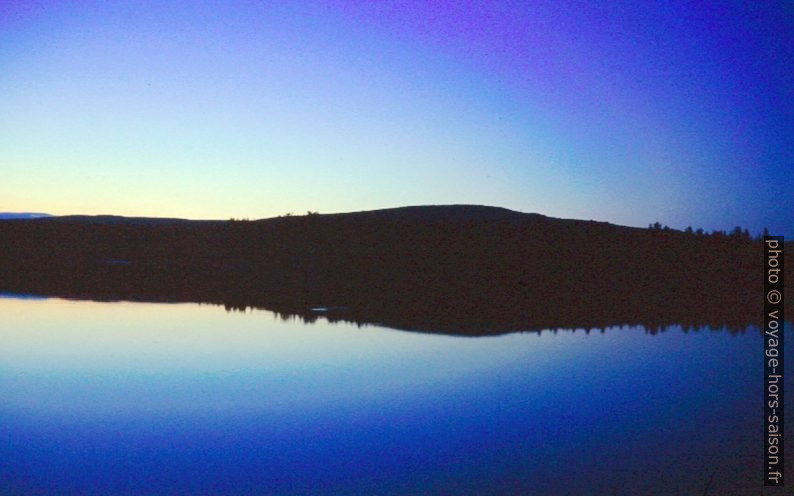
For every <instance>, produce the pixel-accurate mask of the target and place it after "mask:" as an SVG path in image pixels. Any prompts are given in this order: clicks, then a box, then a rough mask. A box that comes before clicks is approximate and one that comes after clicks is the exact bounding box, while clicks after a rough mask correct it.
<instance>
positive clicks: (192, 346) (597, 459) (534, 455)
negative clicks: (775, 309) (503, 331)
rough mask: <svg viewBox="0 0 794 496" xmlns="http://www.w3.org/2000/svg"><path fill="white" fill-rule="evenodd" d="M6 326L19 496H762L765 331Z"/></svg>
mask: <svg viewBox="0 0 794 496" xmlns="http://www.w3.org/2000/svg"><path fill="white" fill-rule="evenodd" d="M0 316H2V323H1V324H0V391H2V394H1V395H0V494H4V495H5V494H24V495H28V494H32V495H35V494H98V495H99V494H101V495H109V494H130V495H132V494H136V495H138V494H230V495H232V494H571V495H573V494H613V495H615V494H682V495H683V494H702V493H703V491H704V489H705V487H706V485H707V483H708V480H709V479H710V477H711V475H712V473H713V474H714V479H713V482H712V485H711V487H710V491H709V494H761V489H762V488H761V477H762V472H761V466H762V465H761V464H762V459H761V446H762V444H761V443H762V440H761V435H762V428H763V424H762V421H763V418H762V415H763V410H762V374H763V370H762V353H763V352H762V350H763V343H762V340H761V336H760V334H759V333H758V331H757V329H749V330H748V331H747V332H744V333H742V334H739V335H731V334H730V333H728V332H725V331H720V332H710V331H709V330H702V331H699V332H689V333H685V332H683V331H682V330H681V329H680V328H676V327H673V328H669V329H667V330H666V331H665V332H662V333H661V334H658V335H650V334H648V333H646V332H645V330H644V329H643V328H642V327H622V328H620V327H615V328H610V329H607V330H606V332H604V333H601V332H598V331H595V332H591V333H590V334H587V333H585V332H584V331H582V330H579V331H576V332H571V331H560V332H558V333H552V332H544V333H542V334H540V335H538V334H536V333H517V334H510V335H505V336H499V337H481V338H463V337H450V336H441V335H432V334H420V333H409V332H403V331H397V330H390V329H385V328H380V327H377V326H365V327H357V326H355V325H349V324H332V323H328V322H326V321H324V320H322V319H321V320H319V321H318V322H316V323H314V324H311V325H306V324H304V323H302V322H300V321H297V320H282V319H280V318H278V317H276V316H275V315H274V314H272V313H269V312H265V311H255V312H248V313H239V312H238V313H228V312H225V311H224V310H223V309H222V308H221V307H217V306H206V305H204V306H202V305H197V304H143V303H95V302H75V301H65V300H59V299H41V300H38V299H19V298H0ZM786 332H790V324H788V326H787V328H786ZM791 349H792V346H789V347H788V350H791ZM788 355H789V358H788V359H789V363H794V361H793V360H792V358H791V353H788ZM789 383H790V381H789ZM792 397H793V396H792V393H791V391H790V390H789V394H788V398H792ZM787 404H788V405H787V406H788V411H789V412H791V413H790V414H789V415H790V416H792V418H794V408H792V405H791V402H790V401H788V400H787ZM789 444H790V442H789ZM789 456H790V457H791V458H794V455H789ZM788 470H789V474H790V477H794V468H792V467H791V464H790V463H789V465H788ZM768 494H783V492H777V493H774V492H769V493H768Z"/></svg>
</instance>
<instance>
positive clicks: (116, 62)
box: [0, 0, 794, 237]
mask: <svg viewBox="0 0 794 496" xmlns="http://www.w3.org/2000/svg"><path fill="white" fill-rule="evenodd" d="M792 33H794V7H792V4H791V3H790V2H757V3H751V2H747V3H745V2H708V5H707V3H706V2H692V1H687V2H678V1H669V2H653V1H649V2H636V1H620V0H618V1H612V2H581V1H562V0H553V1H542V0H541V1H537V2H524V1H516V2H510V1H504V2H461V1H450V2H443V1H436V2H413V1H400V2H377V1H375V2H335V1H307V2H267V1H265V2H248V1H235V0H231V1H219V2H179V1H174V2H154V1H152V2H147V1H136V2H114V1H102V2H92V1H82V2H46V1H40V2H36V1H18V2H17V1H8V0H5V1H2V2H0V95H1V96H2V98H0V211H16V212H20V211H28V212H31V211H32V212H48V213H52V214H56V215H63V214H118V215H136V216H160V217H185V218H194V219H199V218H212V219H226V218H230V217H235V218H251V219H254V218H262V217H272V216H276V215H281V214H285V213H287V212H293V213H305V212H306V211H308V210H311V211H319V212H320V213H331V212H345V211H357V210H370V209H376V208H388V207H397V206H405V205H423V204H454V203H466V204H483V205H493V206H501V207H506V208H510V209H514V210H518V211H523V212H537V213H541V214H545V215H550V216H554V217H565V218H579V219H595V220H602V221H609V222H612V223H616V224H623V225H632V226H641V227H642V226H647V225H648V224H649V223H651V222H655V221H659V222H661V223H662V224H666V225H669V226H671V227H674V228H679V229H683V228H684V227H686V226H688V225H692V226H693V227H696V228H697V227H702V228H705V229H707V230H713V229H726V230H730V229H732V228H733V227H734V226H736V225H740V226H742V227H747V228H749V229H750V231H751V232H753V233H757V232H759V231H760V230H761V229H762V228H763V227H765V226H766V227H769V229H770V231H771V232H772V234H781V235H785V236H787V237H792V236H794V201H793V200H794V173H793V172H792V170H793V169H794V167H792V166H794V145H793V143H794V139H793V138H792V136H794V84H793V82H792V75H793V74H794V64H793V63H792V56H794V35H792Z"/></svg>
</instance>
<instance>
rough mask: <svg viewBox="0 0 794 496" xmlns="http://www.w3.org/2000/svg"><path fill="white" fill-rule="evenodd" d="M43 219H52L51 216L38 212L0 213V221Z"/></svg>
mask: <svg viewBox="0 0 794 496" xmlns="http://www.w3.org/2000/svg"><path fill="white" fill-rule="evenodd" d="M41 217H51V215H50V214H42V213H36V212H0V219H38V218H41Z"/></svg>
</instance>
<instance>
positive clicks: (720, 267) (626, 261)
mask: <svg viewBox="0 0 794 496" xmlns="http://www.w3.org/2000/svg"><path fill="white" fill-rule="evenodd" d="M786 248H787V262H788V263H789V264H790V263H791V262H790V260H791V257H792V248H794V247H792V246H791V244H790V243H787V247H786ZM762 271H763V247H762V242H761V241H759V240H757V239H756V240H754V239H752V238H751V237H750V236H745V235H743V233H742V235H736V236H731V235H698V234H697V233H694V232H691V231H690V232H683V231H676V230H672V229H659V228H653V227H652V228H651V229H638V228H629V227H622V226H615V225H612V224H608V223H602V222H593V221H577V220H562V219H553V218H548V217H544V216H541V215H537V214H523V213H518V212H513V211H510V210H505V209H501V208H492V207H476V206H443V207H407V208H400V209H389V210H380V211H371V212H359V213H350V214H332V215H319V214H316V213H312V214H311V215H305V216H286V217H280V218H274V219H265V220H258V221H184V220H177V219H126V218H118V217H54V218H42V219H31V220H6V221H0V291H5V292H26V293H38V294H47V295H55V296H63V297H71V298H87V299H97V300H116V299H126V300H144V301H195V302H207V303H217V304H222V305H225V306H226V307H227V308H229V309H245V308H247V307H255V308H265V309H269V310H275V311H277V312H280V313H282V314H288V315H300V316H303V318H306V319H309V320H310V319H311V318H313V317H312V316H313V315H316V314H315V313H313V311H312V309H313V308H316V307H331V308H333V309H334V310H333V312H335V313H336V318H344V319H346V320H351V321H354V322H359V323H378V324H382V325H387V326H392V327H397V328H403V329H415V330H428V331H436V332H452V333H463V334H474V335H476V334H486V333H498V332H509V331H515V330H532V329H543V328H582V327H583V328H604V327H608V326H611V325H623V324H643V325H645V326H646V327H648V328H649V329H658V328H662V327H664V326H666V325H670V324H681V325H683V326H684V327H687V328H690V327H691V328H697V327H699V326H710V327H715V328H720V327H728V328H729V329H744V328H745V327H747V326H748V325H750V324H756V325H758V324H760V323H761V322H762V320H761V319H762V310H763V300H762V298H763V294H762V290H763V272H762ZM790 279H791V278H789V281H788V283H787V288H789V289H788V291H789V293H788V294H789V295H791V294H792V293H791V292H790V291H791V289H790V286H791V280H790ZM790 301H791V298H788V299H787V300H786V303H787V304H788V306H787V309H786V310H787V312H788V315H789V316H791V315H792V314H791V309H790V304H789V303H788V302H790ZM333 312H332V313H333ZM331 317H332V318H334V316H333V315H332V316H331Z"/></svg>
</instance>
